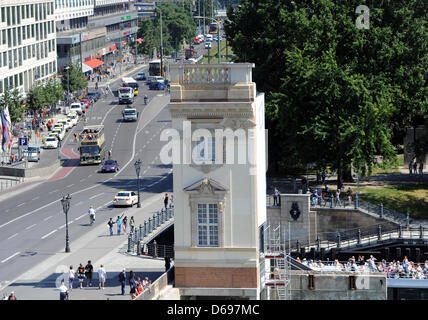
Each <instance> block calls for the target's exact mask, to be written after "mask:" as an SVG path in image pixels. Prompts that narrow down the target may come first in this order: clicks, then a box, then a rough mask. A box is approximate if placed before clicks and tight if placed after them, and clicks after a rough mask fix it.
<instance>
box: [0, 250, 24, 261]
mask: <svg viewBox="0 0 428 320" xmlns="http://www.w3.org/2000/svg"><path fill="white" fill-rule="evenodd" d="M20 253H21V252H19V251H18V252H16V253H14V254H13V255H11V256H10V257H9V258H6V259H4V260H3V261H2V262H1V263H4V262H6V261H8V260H10V259H12V258H13V257H16V256H17V255H18V254H20Z"/></svg>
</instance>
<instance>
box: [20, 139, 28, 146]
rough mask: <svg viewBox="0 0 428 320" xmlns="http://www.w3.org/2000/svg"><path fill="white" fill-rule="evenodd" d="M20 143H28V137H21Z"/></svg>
mask: <svg viewBox="0 0 428 320" xmlns="http://www.w3.org/2000/svg"><path fill="white" fill-rule="evenodd" d="M19 145H20V146H26V145H28V138H19Z"/></svg>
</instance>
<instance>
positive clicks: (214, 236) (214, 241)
mask: <svg viewBox="0 0 428 320" xmlns="http://www.w3.org/2000/svg"><path fill="white" fill-rule="evenodd" d="M209 242H210V245H212V246H218V227H217V226H210V235H209Z"/></svg>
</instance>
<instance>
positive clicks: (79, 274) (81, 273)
mask: <svg viewBox="0 0 428 320" xmlns="http://www.w3.org/2000/svg"><path fill="white" fill-rule="evenodd" d="M77 278H78V279H79V287H80V289H82V288H83V280H85V278H86V276H85V268H84V267H83V264H80V265H79V267H78V268H77Z"/></svg>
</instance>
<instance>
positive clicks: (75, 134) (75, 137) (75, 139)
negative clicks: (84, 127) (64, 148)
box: [74, 132, 77, 142]
mask: <svg viewBox="0 0 428 320" xmlns="http://www.w3.org/2000/svg"><path fill="white" fill-rule="evenodd" d="M74 142H77V132H75V133H74Z"/></svg>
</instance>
